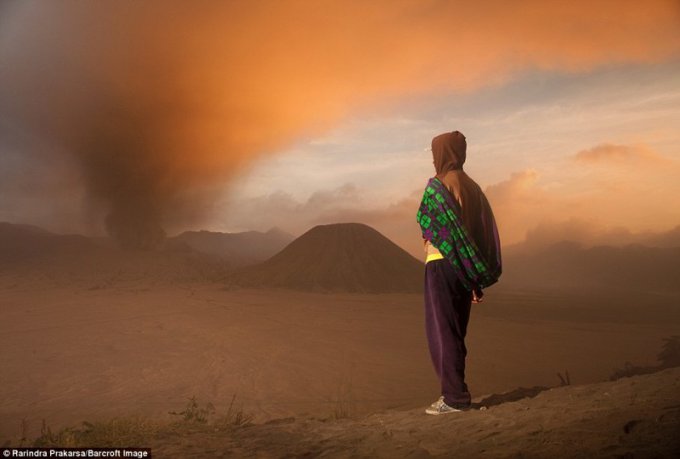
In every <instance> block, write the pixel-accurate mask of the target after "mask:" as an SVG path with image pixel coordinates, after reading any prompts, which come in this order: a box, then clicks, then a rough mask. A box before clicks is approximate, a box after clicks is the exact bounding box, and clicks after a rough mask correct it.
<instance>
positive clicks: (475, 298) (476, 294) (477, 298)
mask: <svg viewBox="0 0 680 459" xmlns="http://www.w3.org/2000/svg"><path fill="white" fill-rule="evenodd" d="M483 297H484V292H482V289H481V288H479V287H475V288H474V289H473V290H472V302H473V303H481V302H482V301H484V300H483Z"/></svg>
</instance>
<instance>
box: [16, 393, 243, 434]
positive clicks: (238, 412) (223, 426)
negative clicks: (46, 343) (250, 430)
mask: <svg viewBox="0 0 680 459" xmlns="http://www.w3.org/2000/svg"><path fill="white" fill-rule="evenodd" d="M235 401H236V395H235V394H234V396H233V398H232V400H231V404H230V405H229V409H228V410H227V413H225V414H223V415H218V414H217V413H216V412H215V408H214V405H213V404H212V403H210V402H208V403H205V404H203V405H201V404H200V403H199V402H198V401H197V400H196V397H191V398H189V401H188V403H187V405H186V406H185V408H184V410H182V411H179V412H176V411H170V412H169V414H171V415H175V416H179V417H180V418H179V419H178V420H175V421H158V420H154V419H150V418H147V417H143V416H126V417H118V418H113V419H109V420H106V421H99V422H88V421H83V422H82V423H81V424H80V425H79V426H76V427H73V426H71V427H66V428H63V429H61V430H59V431H57V432H53V431H52V429H51V428H50V427H49V426H48V425H47V423H46V421H45V420H43V425H42V429H41V435H40V436H39V437H38V438H36V439H35V440H34V441H33V446H37V447H85V446H94V447H116V446H120V445H145V444H148V443H149V442H150V440H152V439H155V438H163V437H166V436H169V435H172V436H174V435H181V434H182V433H186V432H188V431H196V430H205V431H212V432H215V431H228V430H231V429H235V428H238V427H243V426H246V425H249V424H250V423H251V420H252V416H251V415H250V414H248V413H246V412H244V411H243V408H242V407H240V406H236V405H235ZM26 441H27V439H26V438H22V440H21V443H22V445H18V446H23V444H24V442H26ZM4 446H10V445H9V444H7V445H4Z"/></svg>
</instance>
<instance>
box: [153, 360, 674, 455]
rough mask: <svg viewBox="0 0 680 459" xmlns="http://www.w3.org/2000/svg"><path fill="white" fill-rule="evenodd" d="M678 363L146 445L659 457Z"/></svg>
mask: <svg viewBox="0 0 680 459" xmlns="http://www.w3.org/2000/svg"><path fill="white" fill-rule="evenodd" d="M678 432H680V368H672V369H668V370H665V371H662V372H659V373H655V374H651V375H645V376H635V377H631V378H623V379H620V380H618V381H615V382H606V383H598V384H589V385H580V386H566V387H561V388H555V389H550V390H548V391H544V392H541V393H539V394H538V395H537V396H536V397H534V398H524V399H520V400H517V401H511V402H504V403H499V404H496V405H492V406H488V408H487V409H486V410H474V411H468V412H462V413H453V414H448V415H445V416H436V417H435V416H428V415H426V414H424V413H423V411H422V410H421V409H414V410H408V411H398V410H390V411H383V412H380V413H375V414H372V415H369V416H366V417H363V418H359V419H344V420H337V421H326V422H324V421H320V420H316V419H295V418H288V419H280V420H274V421H271V422H269V423H267V424H264V425H255V426H250V427H246V428H242V429H239V430H236V431H234V432H208V431H202V432H201V431H196V432H194V433H193V434H188V435H187V434H185V435H183V436H182V437H172V436H165V437H161V438H157V439H155V440H154V441H152V442H151V444H150V445H149V446H150V447H151V448H152V449H153V452H154V454H155V456H154V457H163V458H180V457H342V458H345V457H346V458H349V457H352V458H357V457H367V458H368V457H371V458H374V457H380V458H402V457H406V458H427V457H460V458H477V457H532V458H533V457H536V458H572V457H574V458H577V457H578V458H580V457H583V458H585V457H588V458H591V457H612V458H614V457H645V458H646V457H659V458H672V457H678V455H679V454H680V437H679V436H678Z"/></svg>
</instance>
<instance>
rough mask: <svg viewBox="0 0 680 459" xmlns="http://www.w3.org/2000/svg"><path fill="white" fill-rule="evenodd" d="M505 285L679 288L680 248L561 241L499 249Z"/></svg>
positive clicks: (556, 287) (647, 289) (502, 282)
mask: <svg viewBox="0 0 680 459" xmlns="http://www.w3.org/2000/svg"><path fill="white" fill-rule="evenodd" d="M503 265H504V267H503V276H502V277H501V283H500V284H499V285H503V286H504V287H519V288H526V289H532V290H546V289H550V290H553V289H557V290H560V289H568V290H570V291H573V292H577V291H579V290H586V289H599V290H602V289H608V288H613V289H619V290H627V289H628V290H631V289H632V290H637V291H649V292H680V282H679V281H678V279H680V247H666V248H662V247H647V246H642V245H639V244H631V245H627V246H623V247H610V246H598V247H589V248H586V247H583V246H581V245H580V244H578V243H575V242H567V241H564V242H560V243H557V244H553V245H551V246H548V247H545V248H543V249H540V250H532V251H524V250H520V249H519V248H517V247H515V248H514V250H508V251H505V252H504V253H503Z"/></svg>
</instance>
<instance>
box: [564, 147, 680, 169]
mask: <svg viewBox="0 0 680 459" xmlns="http://www.w3.org/2000/svg"><path fill="white" fill-rule="evenodd" d="M572 159H573V160H574V161H576V162H577V163H581V164H588V165H600V164H603V165H611V164H612V163H614V164H619V165H626V164H630V165H634V166H640V165H645V164H651V165H653V166H656V165H673V163H674V161H673V160H672V159H671V158H667V157H665V156H662V155H660V154H659V153H657V152H655V151H654V150H652V149H651V148H649V147H647V146H645V145H616V144H611V143H603V144H600V145H596V146H595V147H593V148H589V149H586V150H581V151H579V152H578V153H576V154H575V155H574V156H572Z"/></svg>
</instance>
